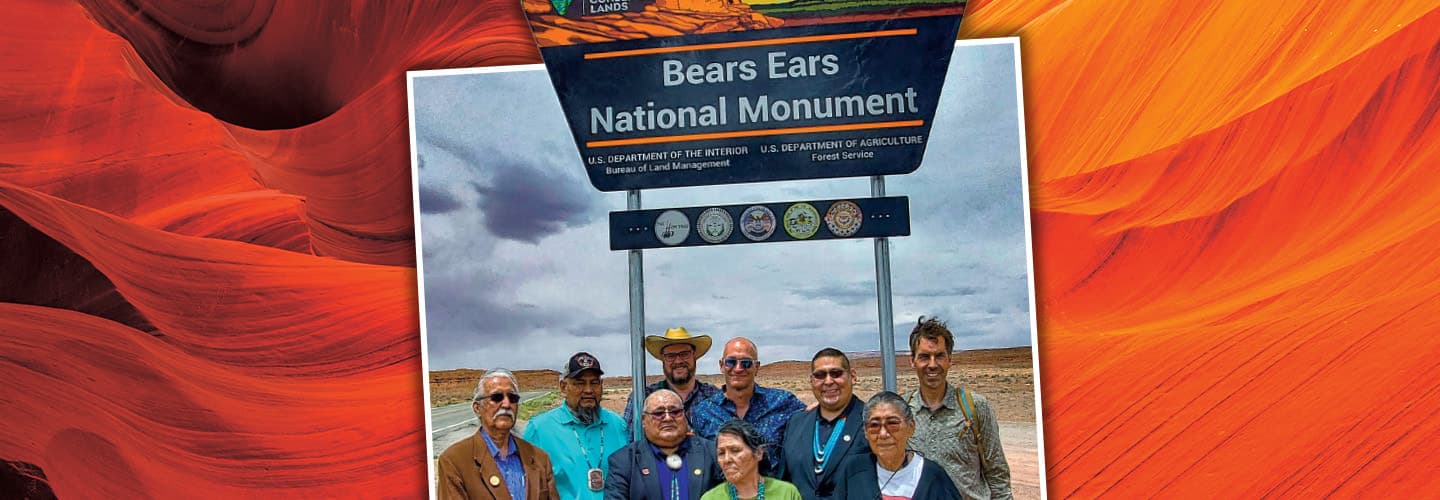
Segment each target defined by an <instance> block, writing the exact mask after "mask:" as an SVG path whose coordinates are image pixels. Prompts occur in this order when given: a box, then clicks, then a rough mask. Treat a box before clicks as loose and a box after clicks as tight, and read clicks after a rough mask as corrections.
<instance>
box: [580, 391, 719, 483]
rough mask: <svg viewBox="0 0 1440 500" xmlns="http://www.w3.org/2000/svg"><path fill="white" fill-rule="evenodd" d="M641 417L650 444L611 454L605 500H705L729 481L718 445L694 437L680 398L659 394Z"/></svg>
mask: <svg viewBox="0 0 1440 500" xmlns="http://www.w3.org/2000/svg"><path fill="white" fill-rule="evenodd" d="M640 418H641V424H640V427H641V428H642V429H644V431H645V440H644V441H636V442H633V443H630V444H629V445H628V446H626V447H624V448H621V449H620V450H619V451H616V452H615V453H614V454H612V455H610V476H609V477H608V478H607V479H606V481H605V500H626V499H634V500H699V498H700V496H701V495H703V494H704V493H705V492H706V491H709V490H710V488H714V487H715V485H717V484H720V483H722V482H724V481H725V473H724V472H722V471H721V470H720V465H719V464H718V462H717V461H716V459H715V453H716V452H715V442H714V441H711V440H708V439H705V438H702V437H699V436H690V435H688V434H689V433H690V425H689V424H688V423H686V420H685V407H684V405H683V403H682V402H681V399H680V395H678V394H676V393H675V392H674V391H671V390H669V389H658V390H656V391H655V392H653V393H651V394H650V396H649V397H646V398H645V408H644V410H643V413H641V414H640Z"/></svg>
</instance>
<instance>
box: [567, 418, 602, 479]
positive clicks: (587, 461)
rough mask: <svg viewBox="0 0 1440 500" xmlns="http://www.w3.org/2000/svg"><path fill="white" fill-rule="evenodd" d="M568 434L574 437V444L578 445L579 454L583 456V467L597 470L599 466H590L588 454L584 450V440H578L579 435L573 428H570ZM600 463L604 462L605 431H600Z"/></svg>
mask: <svg viewBox="0 0 1440 500" xmlns="http://www.w3.org/2000/svg"><path fill="white" fill-rule="evenodd" d="M570 433H571V434H574V435H575V442H576V443H579V444H580V453H582V454H584V455H585V466H586V467H589V468H591V469H599V468H600V465H601V464H595V465H590V452H589V451H586V450H585V440H583V439H580V433H578V432H575V428H574V427H571V428H570ZM600 461H601V462H602V463H603V462H604V461H605V429H600Z"/></svg>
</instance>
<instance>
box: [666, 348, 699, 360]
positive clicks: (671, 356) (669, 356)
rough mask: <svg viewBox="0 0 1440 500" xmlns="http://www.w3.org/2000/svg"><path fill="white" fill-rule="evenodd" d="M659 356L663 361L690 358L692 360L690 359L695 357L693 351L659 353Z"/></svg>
mask: <svg viewBox="0 0 1440 500" xmlns="http://www.w3.org/2000/svg"><path fill="white" fill-rule="evenodd" d="M660 356H661V357H663V358H665V361H675V360H680V359H690V358H692V357H695V351H693V350H692V351H676V352H662V353H660Z"/></svg>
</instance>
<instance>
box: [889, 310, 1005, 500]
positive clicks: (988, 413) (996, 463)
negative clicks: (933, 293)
mask: <svg viewBox="0 0 1440 500" xmlns="http://www.w3.org/2000/svg"><path fill="white" fill-rule="evenodd" d="M954 351H955V336H954V335H953V334H951V333H950V329H949V327H947V326H946V325H945V322H943V321H940V320H939V319H938V318H928V319H927V318H925V317H924V316H921V317H920V320H919V321H918V322H917V323H916V325H915V328H914V329H912V330H911V331H910V366H912V367H914V368H915V375H916V377H918V378H919V379H920V388H918V389H915V390H913V391H910V393H909V394H907V395H906V396H905V401H906V404H907V405H908V406H909V407H910V412H911V413H913V414H914V417H915V434H914V436H913V437H911V438H910V446H911V447H913V448H914V449H915V451H918V452H920V454H921V455H924V456H925V459H926V460H931V461H934V462H936V463H938V464H940V465H941V466H942V467H944V468H945V472H946V473H947V474H948V475H949V476H950V479H951V480H952V481H954V482H955V489H957V490H959V491H960V494H961V495H962V496H964V497H965V498H980V499H986V498H998V499H1007V498H1013V494H1012V492H1011V489H1010V465H1009V464H1008V463H1007V462H1006V461H1005V450H1004V449H1003V448H1002V447H1001V446H1000V424H999V423H998V422H996V421H995V411H994V409H993V408H991V406H990V402H989V401H988V400H986V399H985V396H981V395H979V394H976V393H974V392H971V391H970V390H969V389H967V388H965V387H964V386H959V387H957V386H953V385H950V383H949V382H948V381H947V379H946V375H947V374H948V373H949V372H950V361H951V359H950V357H951V355H952V354H953V353H954Z"/></svg>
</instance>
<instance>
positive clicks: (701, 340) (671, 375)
mask: <svg viewBox="0 0 1440 500" xmlns="http://www.w3.org/2000/svg"><path fill="white" fill-rule="evenodd" d="M645 350H646V351H649V352H650V355H651V356H653V357H655V359H658V360H660V366H661V371H662V372H664V374H665V380H661V381H659V382H656V383H653V384H650V385H647V386H645V396H649V395H650V393H652V392H655V391H656V390H658V389H670V390H672V391H675V394H678V395H680V400H681V401H684V406H685V410H686V411H685V417H686V419H687V420H688V419H689V418H690V411H689V410H690V406H691V405H692V404H693V403H695V402H696V401H701V400H704V399H706V398H709V397H710V396H713V395H715V394H719V393H720V388H719V387H716V386H713V385H710V384H707V383H704V382H701V381H700V380H698V379H696V374H695V365H696V362H697V361H699V359H700V358H701V357H702V356H704V355H705V353H706V352H707V351H709V350H710V336H709V335H695V336H691V335H690V332H689V331H686V330H685V328H683V327H676V328H671V329H669V330H665V336H663V337H662V336H659V335H650V336H646V337H645ZM630 397H631V398H633V397H635V395H634V394H631V395H630ZM633 402H634V400H633V399H629V398H627V399H626V400H625V424H626V425H628V426H630V431H631V432H634V430H635V421H634V420H632V417H633V414H634V411H635V410H634V408H632V407H631V406H630V405H631V404H632V403H633ZM690 423H691V424H692V426H693V424H694V422H690Z"/></svg>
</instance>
